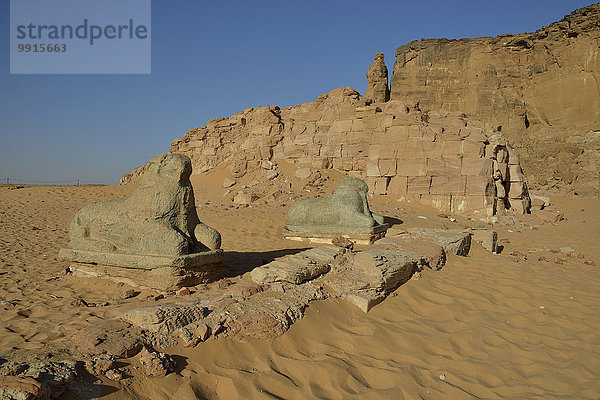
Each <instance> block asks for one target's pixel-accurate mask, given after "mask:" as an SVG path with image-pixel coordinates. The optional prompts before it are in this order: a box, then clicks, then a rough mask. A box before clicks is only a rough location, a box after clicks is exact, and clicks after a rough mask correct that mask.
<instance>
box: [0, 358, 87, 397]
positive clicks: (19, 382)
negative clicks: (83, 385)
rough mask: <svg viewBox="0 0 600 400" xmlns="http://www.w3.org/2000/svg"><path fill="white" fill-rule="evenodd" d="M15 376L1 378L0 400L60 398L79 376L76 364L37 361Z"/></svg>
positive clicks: (70, 362)
mask: <svg viewBox="0 0 600 400" xmlns="http://www.w3.org/2000/svg"><path fill="white" fill-rule="evenodd" d="M26 366H27V368H26V369H24V370H21V371H19V373H18V374H15V375H7V376H0V399H2V400H36V399H47V398H60V396H61V395H62V394H63V393H64V392H65V390H66V389H67V387H68V385H69V383H71V382H72V381H73V380H74V379H75V378H76V376H77V372H76V369H75V362H72V361H60V362H55V361H35V362H32V363H29V364H27V365H26Z"/></svg>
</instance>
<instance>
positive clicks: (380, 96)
mask: <svg viewBox="0 0 600 400" xmlns="http://www.w3.org/2000/svg"><path fill="white" fill-rule="evenodd" d="M365 98H367V99H370V100H372V101H374V102H380V103H383V102H386V101H388V100H389V99H390V89H389V86H388V69H387V67H386V66H385V61H384V56H383V53H377V54H376V55H375V60H374V61H373V64H371V67H369V70H368V71H367V90H366V91H365Z"/></svg>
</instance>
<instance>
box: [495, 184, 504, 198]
mask: <svg viewBox="0 0 600 400" xmlns="http://www.w3.org/2000/svg"><path fill="white" fill-rule="evenodd" d="M494 185H495V186H496V197H506V188H505V187H504V183H502V181H494Z"/></svg>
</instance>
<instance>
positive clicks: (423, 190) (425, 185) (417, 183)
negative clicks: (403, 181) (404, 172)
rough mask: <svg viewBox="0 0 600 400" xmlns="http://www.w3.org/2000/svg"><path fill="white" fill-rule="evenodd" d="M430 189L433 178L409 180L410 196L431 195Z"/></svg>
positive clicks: (425, 177) (418, 177)
mask: <svg viewBox="0 0 600 400" xmlns="http://www.w3.org/2000/svg"><path fill="white" fill-rule="evenodd" d="M430 187H431V177H429V176H417V177H409V178H408V189H407V193H408V194H411V195H415V194H429V188H430Z"/></svg>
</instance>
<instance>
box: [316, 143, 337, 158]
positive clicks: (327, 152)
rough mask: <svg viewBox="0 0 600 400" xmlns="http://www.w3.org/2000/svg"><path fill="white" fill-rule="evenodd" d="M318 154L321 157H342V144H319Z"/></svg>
mask: <svg viewBox="0 0 600 400" xmlns="http://www.w3.org/2000/svg"><path fill="white" fill-rule="evenodd" d="M320 155H321V156H322V157H342V145H341V144H324V145H322V146H321V149H320Z"/></svg>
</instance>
